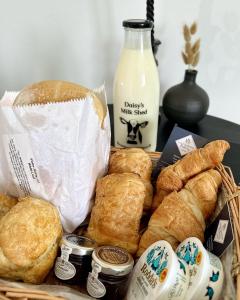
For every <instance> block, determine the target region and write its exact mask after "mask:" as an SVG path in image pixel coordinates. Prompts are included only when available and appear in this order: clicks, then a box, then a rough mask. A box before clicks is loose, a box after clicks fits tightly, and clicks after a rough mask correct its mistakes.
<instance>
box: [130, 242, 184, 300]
mask: <svg viewBox="0 0 240 300" xmlns="http://www.w3.org/2000/svg"><path fill="white" fill-rule="evenodd" d="M188 284H189V270H188V266H187V264H186V263H185V262H184V261H183V260H182V259H180V258H178V257H177V255H176V253H175V252H174V251H173V249H172V247H171V245H170V244H169V243H168V242H166V241H158V242H156V243H154V244H152V245H151V246H150V247H149V248H148V249H147V250H146V251H145V252H144V253H143V254H142V256H141V257H140V258H139V260H138V262H137V264H136V265H135V267H134V270H133V273H132V278H131V281H130V285H129V288H128V293H127V297H126V299H127V300H135V299H137V300H143V299H151V300H158V299H161V300H165V299H168V300H171V299H174V300H182V299H184V300H185V295H186V293H187V289H188Z"/></svg>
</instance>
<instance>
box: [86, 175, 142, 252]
mask: <svg viewBox="0 0 240 300" xmlns="http://www.w3.org/2000/svg"><path fill="white" fill-rule="evenodd" d="M145 195H146V187H145V184H144V182H143V181H142V179H141V178H140V177H139V176H138V175H136V174H132V173H123V174H111V175H107V176H105V177H103V178H101V179H99V180H98V182H97V188H96V199H95V205H94V207H93V209H92V213H91V218H90V223H89V226H88V230H87V235H88V236H89V237H90V238H92V239H94V240H95V241H96V242H97V243H98V244H99V245H114V246H119V247H122V248H125V249H126V250H128V252H130V253H131V254H134V253H136V251H137V248H138V243H139V239H140V235H139V229H140V220H141V217H142V213H143V205H144V199H145Z"/></svg>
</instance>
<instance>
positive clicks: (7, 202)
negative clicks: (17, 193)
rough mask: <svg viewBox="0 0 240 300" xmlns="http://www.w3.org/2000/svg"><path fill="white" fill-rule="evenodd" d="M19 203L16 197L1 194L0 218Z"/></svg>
mask: <svg viewBox="0 0 240 300" xmlns="http://www.w3.org/2000/svg"><path fill="white" fill-rule="evenodd" d="M17 203H18V200H17V199H16V198H13V197H9V196H7V195H3V194H0V220H1V218H2V217H3V216H5V215H6V213H8V212H9V210H10V209H11V208H12V207H13V206H14V205H16V204H17Z"/></svg>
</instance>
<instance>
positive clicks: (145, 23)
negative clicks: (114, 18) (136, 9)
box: [122, 19, 153, 29]
mask: <svg viewBox="0 0 240 300" xmlns="http://www.w3.org/2000/svg"><path fill="white" fill-rule="evenodd" d="M122 25H123V27H127V28H135V29H144V28H148V29H152V27H153V22H152V21H150V20H144V19H130V20H125V21H123V23H122Z"/></svg>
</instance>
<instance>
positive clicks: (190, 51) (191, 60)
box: [182, 22, 200, 69]
mask: <svg viewBox="0 0 240 300" xmlns="http://www.w3.org/2000/svg"><path fill="white" fill-rule="evenodd" d="M196 32H197V23H196V22H194V23H193V24H192V25H191V26H190V27H189V26H188V25H186V24H185V25H184V26H183V36H184V40H185V47H184V51H182V58H183V61H184V63H185V64H186V65H188V69H191V68H194V67H196V66H197V65H198V62H199V59H200V39H197V40H196V41H195V42H194V43H192V36H193V35H194V34H195V33H196Z"/></svg>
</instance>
